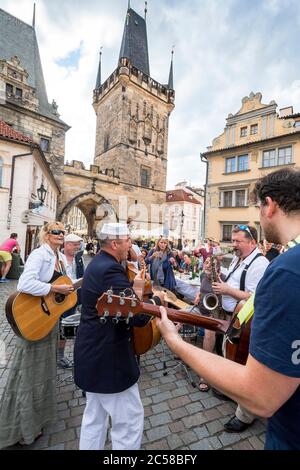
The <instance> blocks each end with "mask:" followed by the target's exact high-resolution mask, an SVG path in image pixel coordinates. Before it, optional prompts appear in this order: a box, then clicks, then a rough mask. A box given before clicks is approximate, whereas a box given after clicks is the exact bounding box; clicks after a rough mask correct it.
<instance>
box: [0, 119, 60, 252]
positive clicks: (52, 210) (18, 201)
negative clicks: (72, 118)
mask: <svg viewBox="0 0 300 470" xmlns="http://www.w3.org/2000/svg"><path fill="white" fill-rule="evenodd" d="M40 188H43V192H44V202H43V205H42V204H40V202H41V201H39V198H38V194H39V191H40ZM59 193H60V191H59V187H58V185H57V182H56V180H55V179H54V177H53V173H52V171H51V170H50V166H49V164H48V162H47V160H46V158H45V155H44V153H43V151H42V150H41V148H40V146H39V145H38V144H36V143H34V142H33V140H32V139H31V138H30V137H28V136H25V135H23V134H21V133H20V132H18V131H16V130H15V129H13V128H12V127H10V126H8V125H7V124H6V123H5V122H4V121H2V120H1V119H0V208H1V210H0V234H1V240H0V243H2V242H3V241H4V240H5V239H7V238H9V236H10V234H11V233H12V232H15V233H17V234H18V241H19V244H20V246H21V255H22V258H23V259H26V257H27V255H28V254H29V253H30V252H31V250H32V249H33V248H35V247H36V245H37V243H38V234H39V232H40V229H41V227H42V226H43V225H44V224H45V223H47V222H50V221H52V220H55V218H56V210H57V201H58V197H59Z"/></svg>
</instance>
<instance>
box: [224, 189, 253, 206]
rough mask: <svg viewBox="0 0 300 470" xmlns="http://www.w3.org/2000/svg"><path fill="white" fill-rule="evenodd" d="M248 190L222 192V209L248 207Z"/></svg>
mask: <svg viewBox="0 0 300 470" xmlns="http://www.w3.org/2000/svg"><path fill="white" fill-rule="evenodd" d="M247 194H248V192H247V189H231V190H230V191H221V194H220V207H246V206H247V202H248V201H247Z"/></svg>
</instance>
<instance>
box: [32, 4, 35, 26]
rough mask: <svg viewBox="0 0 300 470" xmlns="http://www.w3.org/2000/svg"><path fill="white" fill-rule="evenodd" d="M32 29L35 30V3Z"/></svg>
mask: <svg viewBox="0 0 300 470" xmlns="http://www.w3.org/2000/svg"><path fill="white" fill-rule="evenodd" d="M32 27H33V29H35V3H34V4H33V17H32Z"/></svg>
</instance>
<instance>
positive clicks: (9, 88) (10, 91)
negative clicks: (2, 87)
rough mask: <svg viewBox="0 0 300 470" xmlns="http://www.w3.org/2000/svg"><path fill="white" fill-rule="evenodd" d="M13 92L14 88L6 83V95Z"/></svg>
mask: <svg viewBox="0 0 300 470" xmlns="http://www.w3.org/2000/svg"><path fill="white" fill-rule="evenodd" d="M13 92H14V87H13V86H12V85H11V84H10V83H6V93H8V94H9V95H12V94H13Z"/></svg>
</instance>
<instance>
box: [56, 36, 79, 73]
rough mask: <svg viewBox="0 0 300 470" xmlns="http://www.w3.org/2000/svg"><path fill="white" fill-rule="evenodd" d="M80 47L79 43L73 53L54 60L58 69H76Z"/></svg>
mask: <svg viewBox="0 0 300 470" xmlns="http://www.w3.org/2000/svg"><path fill="white" fill-rule="evenodd" d="M81 46H82V42H81V43H80V46H79V47H78V48H77V49H74V50H73V51H71V52H69V54H68V55H66V56H65V57H63V58H61V59H58V60H56V63H57V65H59V66H60V67H74V68H76V69H78V67H79V59H80V55H81Z"/></svg>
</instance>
